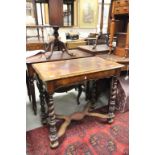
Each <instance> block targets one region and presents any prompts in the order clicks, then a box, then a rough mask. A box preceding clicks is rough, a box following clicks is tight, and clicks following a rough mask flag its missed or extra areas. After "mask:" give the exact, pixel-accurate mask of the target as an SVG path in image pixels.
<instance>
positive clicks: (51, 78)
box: [32, 57, 123, 148]
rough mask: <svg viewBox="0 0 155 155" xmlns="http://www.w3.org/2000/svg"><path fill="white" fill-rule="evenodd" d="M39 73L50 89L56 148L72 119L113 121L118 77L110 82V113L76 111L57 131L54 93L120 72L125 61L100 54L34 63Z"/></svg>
mask: <svg viewBox="0 0 155 155" xmlns="http://www.w3.org/2000/svg"><path fill="white" fill-rule="evenodd" d="M32 66H33V68H34V70H35V72H36V74H37V75H38V77H39V78H40V79H41V81H42V82H43V84H44V86H45V89H46V91H47V93H48V98H49V101H48V116H49V120H50V122H49V125H50V146H51V148H55V147H57V146H58V145H59V141H58V137H59V136H61V135H63V134H64V132H65V130H66V128H67V126H68V125H69V123H70V122H71V120H80V119H82V118H83V117H84V116H85V115H89V116H96V117H101V118H108V119H109V122H112V119H113V117H114V115H113V112H114V106H115V98H116V95H115V91H116V89H117V84H116V82H117V81H116V79H113V81H112V86H111V97H110V102H109V113H108V115H103V114H101V115H99V114H94V115H93V114H91V113H88V112H87V111H88V110H86V111H84V113H75V114H72V115H70V116H69V119H67V122H66V121H65V123H63V124H62V126H61V127H60V130H59V132H58V134H57V131H56V120H55V113H54V101H53V93H54V92H55V91H56V90H57V89H58V88H61V87H65V86H69V85H74V84H77V83H83V82H84V81H89V80H97V79H101V78H105V77H111V76H115V77H116V76H119V74H120V71H121V68H122V67H123V65H121V64H117V63H115V62H111V61H107V60H104V59H102V58H99V57H89V58H80V59H74V60H73V59H72V60H63V61H55V62H46V63H37V64H33V65H32ZM93 104H94V103H93Z"/></svg>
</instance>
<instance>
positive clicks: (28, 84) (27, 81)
mask: <svg viewBox="0 0 155 155" xmlns="http://www.w3.org/2000/svg"><path fill="white" fill-rule="evenodd" d="M26 86H27V94H28V97H29V101H30V102H31V90H30V81H29V76H28V74H27V71H26Z"/></svg>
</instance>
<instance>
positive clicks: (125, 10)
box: [114, 6, 129, 14]
mask: <svg viewBox="0 0 155 155" xmlns="http://www.w3.org/2000/svg"><path fill="white" fill-rule="evenodd" d="M127 13H129V7H128V6H124V7H116V8H115V11H114V14H127Z"/></svg>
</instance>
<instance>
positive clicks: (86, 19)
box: [78, 0, 98, 28]
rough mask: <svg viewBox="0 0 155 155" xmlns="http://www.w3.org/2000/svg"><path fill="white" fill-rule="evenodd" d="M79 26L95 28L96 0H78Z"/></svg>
mask: <svg viewBox="0 0 155 155" xmlns="http://www.w3.org/2000/svg"><path fill="white" fill-rule="evenodd" d="M78 8H79V9H78V14H79V19H78V21H79V27H80V28H96V27H97V22H98V0H79V7H78Z"/></svg>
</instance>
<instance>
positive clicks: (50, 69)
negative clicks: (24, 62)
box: [32, 57, 123, 81]
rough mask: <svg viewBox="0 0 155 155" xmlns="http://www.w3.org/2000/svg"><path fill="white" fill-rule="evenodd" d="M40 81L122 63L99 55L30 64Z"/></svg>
mask: <svg viewBox="0 0 155 155" xmlns="http://www.w3.org/2000/svg"><path fill="white" fill-rule="evenodd" d="M32 66H33V68H34V69H35V71H36V73H37V74H38V75H39V77H40V78H41V80H42V81H51V80H57V79H63V78H67V77H74V76H79V75H86V74H89V73H96V72H100V71H108V70H113V69H118V68H122V67H123V65H121V64H118V63H115V62H112V61H107V60H104V59H102V58H99V57H87V58H80V59H71V60H63V61H55V62H46V63H36V64H33V65H32Z"/></svg>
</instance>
